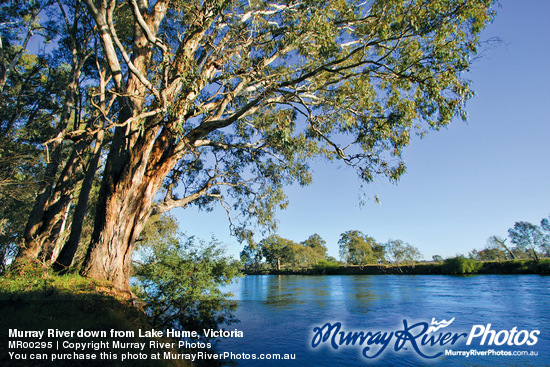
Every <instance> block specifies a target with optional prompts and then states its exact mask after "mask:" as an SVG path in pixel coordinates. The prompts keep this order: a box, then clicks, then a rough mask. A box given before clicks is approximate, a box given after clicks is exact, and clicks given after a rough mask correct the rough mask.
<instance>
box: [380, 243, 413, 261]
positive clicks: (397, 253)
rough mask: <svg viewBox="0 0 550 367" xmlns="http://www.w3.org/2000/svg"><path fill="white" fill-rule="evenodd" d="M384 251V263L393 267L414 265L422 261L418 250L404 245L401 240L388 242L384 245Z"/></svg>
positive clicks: (406, 244)
mask: <svg viewBox="0 0 550 367" xmlns="http://www.w3.org/2000/svg"><path fill="white" fill-rule="evenodd" d="M384 248H385V251H386V261H389V262H392V263H394V264H395V265H414V264H415V263H416V262H417V261H419V260H420V259H422V254H421V253H420V251H419V250H418V248H416V247H414V246H412V245H410V244H408V243H405V242H403V241H401V240H389V241H388V242H387V243H386V244H385V245H384Z"/></svg>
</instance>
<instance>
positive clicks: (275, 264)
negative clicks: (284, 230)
mask: <svg viewBox="0 0 550 367" xmlns="http://www.w3.org/2000/svg"><path fill="white" fill-rule="evenodd" d="M338 244H339V248H340V259H341V261H340V262H339V261H338V260H337V259H336V258H334V257H332V256H329V255H328V254H327V247H326V241H325V240H323V238H322V237H321V236H320V235H318V234H317V233H315V234H313V235H311V236H310V237H308V239H306V240H305V241H303V242H300V243H297V242H294V241H292V240H289V239H286V238H283V237H280V236H278V235H276V234H274V235H271V236H269V237H266V238H264V239H262V240H261V241H259V242H258V243H257V244H255V243H254V244H248V245H247V246H246V247H245V248H244V250H243V251H242V252H241V262H242V263H243V264H244V266H245V268H247V269H250V270H258V269H260V268H262V267H263V266H264V265H267V266H268V267H270V268H271V269H274V270H281V269H282V268H311V267H315V266H317V265H330V264H333V265H340V264H342V265H344V264H347V265H372V264H394V265H411V264H414V263H415V262H416V261H420V260H421V259H422V254H421V253H420V251H419V250H418V248H416V247H414V246H412V245H410V244H408V243H405V242H403V241H401V240H391V239H390V240H388V242H387V243H379V242H376V240H375V239H374V238H372V237H370V236H368V235H365V234H364V233H362V232H361V231H357V230H350V231H346V232H344V233H342V234H341V235H340V239H339V241H338Z"/></svg>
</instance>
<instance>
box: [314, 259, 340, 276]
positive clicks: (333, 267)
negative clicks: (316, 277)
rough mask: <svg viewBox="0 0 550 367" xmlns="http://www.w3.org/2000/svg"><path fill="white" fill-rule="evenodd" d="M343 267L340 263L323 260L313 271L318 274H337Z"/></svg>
mask: <svg viewBox="0 0 550 367" xmlns="http://www.w3.org/2000/svg"><path fill="white" fill-rule="evenodd" d="M341 266H342V264H341V263H340V262H339V261H334V260H321V261H319V262H318V263H317V264H315V265H313V267H312V269H313V271H314V273H316V274H337V273H338V270H339V269H340V267H341Z"/></svg>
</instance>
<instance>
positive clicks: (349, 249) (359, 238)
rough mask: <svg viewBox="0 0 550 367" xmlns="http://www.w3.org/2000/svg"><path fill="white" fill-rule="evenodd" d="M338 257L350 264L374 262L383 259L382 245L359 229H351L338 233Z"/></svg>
mask: <svg viewBox="0 0 550 367" xmlns="http://www.w3.org/2000/svg"><path fill="white" fill-rule="evenodd" d="M338 244H339V245H340V257H341V259H342V261H344V262H345V263H347V264H350V265H366V264H376V263H378V262H379V261H380V260H382V261H383V260H384V246H383V245H380V244H378V243H377V242H376V240H375V239H374V238H372V237H369V236H367V235H365V234H363V233H362V232H361V231H356V230H351V231H346V232H344V233H342V234H341V235H340V240H339V241H338Z"/></svg>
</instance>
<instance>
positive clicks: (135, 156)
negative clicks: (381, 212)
mask: <svg viewBox="0 0 550 367" xmlns="http://www.w3.org/2000/svg"><path fill="white" fill-rule="evenodd" d="M492 3H493V1H490V0H471V1H454V0H434V1H429V2H426V1H423V0H413V1H401V0H392V1H387V0H384V1H381V0H369V1H355V0H346V1H340V0H275V1H272V2H250V1H240V0H206V1H193V0H191V1H173V0H156V1H155V0H25V1H23V0H7V1H3V2H2V4H1V5H0V7H1V8H0V41H1V42H0V261H1V263H2V265H3V266H5V265H6V264H7V263H8V262H10V261H12V260H13V259H14V258H15V260H16V261H38V262H40V263H42V264H44V265H45V266H49V267H52V268H53V269H54V270H55V271H59V272H63V271H66V270H67V269H70V268H76V269H78V271H79V272H80V274H82V275H83V276H86V277H90V278H93V279H100V280H107V281H110V282H111V283H112V284H114V285H115V286H116V287H117V288H119V289H121V290H125V291H128V290H129V277H130V272H131V266H132V256H133V253H134V249H135V248H136V245H137V244H138V242H139V240H140V238H141V237H142V231H143V229H144V227H145V225H146V223H147V220H148V218H149V217H151V216H152V215H159V214H162V213H167V212H169V211H170V210H172V209H174V208H177V207H181V208H186V207H189V206H191V205H194V206H198V207H200V208H201V209H204V210H211V209H212V208H213V207H214V206H215V205H219V206H220V207H221V208H223V209H224V210H225V211H226V212H227V216H228V219H229V223H230V226H231V230H232V233H233V234H234V235H235V236H237V238H239V239H240V240H242V241H247V240H250V239H251V238H252V237H253V235H254V233H256V232H258V230H259V229H262V228H263V229H266V228H267V229H274V228H275V225H276V221H275V213H276V211H277V210H279V209H282V208H284V207H286V205H287V200H286V196H285V193H284V188H285V187H286V186H287V185H290V184H293V183H296V184H299V185H307V184H309V183H310V182H311V180H312V172H311V169H310V167H309V163H310V162H311V161H312V160H314V159H323V160H326V161H327V162H332V163H333V164H346V165H349V166H352V167H354V168H355V169H356V171H357V173H358V175H359V177H360V178H361V179H362V180H363V181H365V182H367V183H368V182H371V181H372V180H373V179H374V178H375V177H377V176H383V177H387V178H388V179H389V180H391V181H396V180H397V179H398V178H399V177H400V176H401V175H402V174H403V173H404V172H405V165H404V161H403V159H402V152H403V149H404V147H406V146H407V145H408V144H409V143H410V137H411V135H414V134H419V135H423V134H425V133H427V132H428V131H430V130H438V129H439V128H441V127H443V126H446V125H448V124H449V123H450V122H451V120H452V119H453V118H455V117H462V118H465V109H464V106H465V102H466V101H467V100H468V99H469V98H470V97H471V96H472V95H473V92H472V91H471V89H470V82H469V81H468V80H467V79H465V78H464V76H463V73H464V72H465V71H467V70H468V68H469V66H470V64H471V62H472V60H473V59H474V57H475V55H476V54H477V52H478V48H479V46H480V40H479V34H480V32H481V31H482V29H483V28H484V27H485V25H486V24H487V23H488V22H489V21H490V20H491V19H492V17H493V10H492V9H491V6H492ZM188 230H189V231H192V228H189V229H188ZM306 248H307V247H306ZM307 251H309V250H306V252H307ZM303 256H305V257H307V256H312V254H306V255H303Z"/></svg>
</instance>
